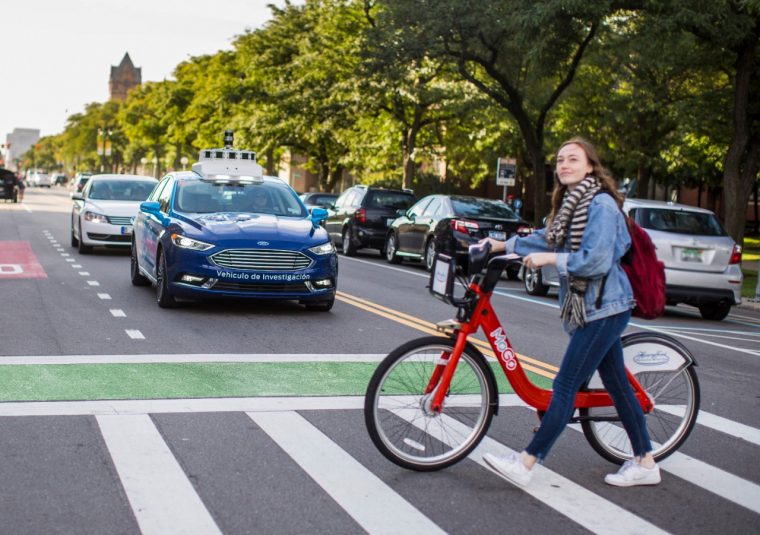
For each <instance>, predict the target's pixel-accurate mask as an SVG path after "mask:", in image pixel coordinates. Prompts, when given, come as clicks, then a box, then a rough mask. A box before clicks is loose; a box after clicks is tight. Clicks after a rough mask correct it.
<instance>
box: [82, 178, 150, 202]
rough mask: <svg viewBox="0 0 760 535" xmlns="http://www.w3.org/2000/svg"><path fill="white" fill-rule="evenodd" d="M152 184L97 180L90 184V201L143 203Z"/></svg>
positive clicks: (134, 181)
mask: <svg viewBox="0 0 760 535" xmlns="http://www.w3.org/2000/svg"><path fill="white" fill-rule="evenodd" d="M152 189H153V183H151V182H146V181H144V180H98V181H95V182H93V183H92V184H91V186H90V192H89V195H88V197H89V198H90V199H97V200H108V201H144V200H145V199H146V198H147V197H148V195H150V191H151V190H152Z"/></svg>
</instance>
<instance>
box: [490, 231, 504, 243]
mask: <svg viewBox="0 0 760 535" xmlns="http://www.w3.org/2000/svg"><path fill="white" fill-rule="evenodd" d="M488 237H489V238H493V239H494V240H501V241H504V240H506V239H507V233H506V232H504V231H503V230H489V231H488Z"/></svg>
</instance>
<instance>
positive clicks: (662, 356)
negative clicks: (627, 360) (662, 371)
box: [633, 351, 670, 366]
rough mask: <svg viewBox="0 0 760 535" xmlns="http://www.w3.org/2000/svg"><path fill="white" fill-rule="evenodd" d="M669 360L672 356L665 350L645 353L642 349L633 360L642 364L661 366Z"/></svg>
mask: <svg viewBox="0 0 760 535" xmlns="http://www.w3.org/2000/svg"><path fill="white" fill-rule="evenodd" d="M669 360H670V357H669V356H668V355H667V353H665V352H663V351H658V352H657V353H645V352H644V351H640V352H639V353H638V354H637V355H635V356H634V357H633V362H635V363H636V364H640V365H641V366H659V365H660V364H665V363H666V362H668V361H669Z"/></svg>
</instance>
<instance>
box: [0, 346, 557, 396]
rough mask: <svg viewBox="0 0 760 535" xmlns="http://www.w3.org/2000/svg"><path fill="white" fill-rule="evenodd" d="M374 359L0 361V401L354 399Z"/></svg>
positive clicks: (503, 387) (505, 388) (504, 389)
mask: <svg viewBox="0 0 760 535" xmlns="http://www.w3.org/2000/svg"><path fill="white" fill-rule="evenodd" d="M382 357H383V355H297V356H294V355H276V354H275V355H225V356H219V357H215V356H213V355H202V356H194V355H165V356H161V355H147V356H146V355H141V356H139V357H132V356H118V355H113V356H108V355H106V356H81V357H77V356H73V357H71V356H69V357H4V358H2V359H0V401H3V402H10V401H94V400H117V399H140V400H144V399H188V398H232V397H268V396H272V397H275V396H277V397H281V396H361V395H363V394H364V393H365V391H366V388H367V384H368V383H369V380H370V377H371V376H372V373H373V372H374V371H375V369H376V368H377V365H378V363H379V362H380V360H381V358H382ZM35 361H37V362H38V363H36V362H35ZM40 361H41V362H42V363H39V362H40ZM491 365H492V367H493V369H494V372H495V373H494V374H495V376H496V377H497V381H498V385H499V392H500V393H503V394H506V393H512V392H513V390H512V388H511V387H510V386H509V384H508V383H507V382H506V380H505V379H504V375H503V373H502V372H501V369H500V368H499V365H498V363H496V362H495V361H492V362H491ZM527 373H528V375H529V376H530V378H531V379H532V380H533V381H534V382H535V383H536V384H537V385H539V386H543V387H550V386H551V380H550V379H548V378H546V377H542V376H539V375H537V374H535V373H533V372H527Z"/></svg>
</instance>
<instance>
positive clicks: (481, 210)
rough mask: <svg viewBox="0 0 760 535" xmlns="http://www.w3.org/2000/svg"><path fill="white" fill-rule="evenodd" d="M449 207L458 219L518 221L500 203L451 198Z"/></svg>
mask: <svg viewBox="0 0 760 535" xmlns="http://www.w3.org/2000/svg"><path fill="white" fill-rule="evenodd" d="M451 206H452V207H453V209H454V213H455V214H456V215H457V216H459V217H485V218H494V219H514V220H518V219H520V218H519V217H518V215H517V214H516V213H514V212H513V211H512V209H511V208H510V207H509V206H507V205H506V204H504V203H503V202H501V201H494V200H491V199H476V198H474V197H452V198H451Z"/></svg>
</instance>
